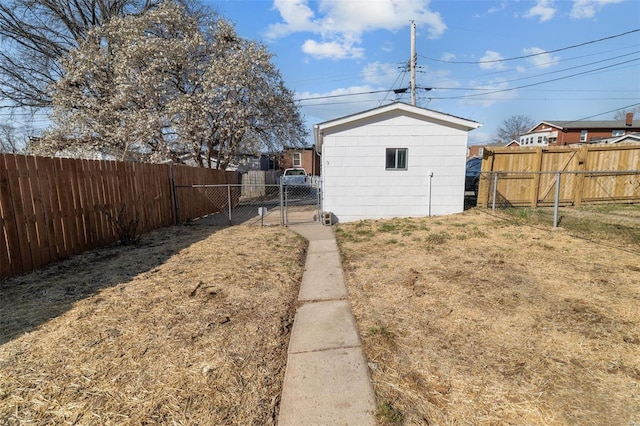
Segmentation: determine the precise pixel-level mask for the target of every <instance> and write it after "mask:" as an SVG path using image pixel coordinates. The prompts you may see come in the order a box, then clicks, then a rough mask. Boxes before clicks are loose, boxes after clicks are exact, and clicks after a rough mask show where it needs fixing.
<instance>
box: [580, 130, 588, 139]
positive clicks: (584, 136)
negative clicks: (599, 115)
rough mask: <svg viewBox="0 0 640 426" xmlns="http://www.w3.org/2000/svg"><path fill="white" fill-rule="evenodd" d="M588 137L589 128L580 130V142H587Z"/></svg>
mask: <svg viewBox="0 0 640 426" xmlns="http://www.w3.org/2000/svg"><path fill="white" fill-rule="evenodd" d="M588 137H589V131H588V130H580V142H586V141H587V138H588Z"/></svg>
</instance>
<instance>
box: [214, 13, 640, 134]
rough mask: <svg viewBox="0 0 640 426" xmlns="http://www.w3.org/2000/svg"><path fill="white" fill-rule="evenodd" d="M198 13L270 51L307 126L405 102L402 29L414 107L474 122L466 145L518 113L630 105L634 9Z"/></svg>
mask: <svg viewBox="0 0 640 426" xmlns="http://www.w3.org/2000/svg"><path fill="white" fill-rule="evenodd" d="M205 4H207V5H208V6H211V7H213V8H214V9H215V10H217V11H218V12H219V13H220V14H222V15H223V16H225V17H226V18H227V19H229V20H231V21H232V22H234V23H235V24H236V28H237V30H238V33H239V34H240V35H241V36H243V37H247V38H251V39H254V40H258V41H261V42H262V43H264V44H266V45H267V46H268V49H269V51H270V52H271V53H273V54H274V59H273V61H274V63H275V64H276V65H277V67H278V68H279V69H280V71H281V72H282V75H283V77H284V80H285V83H286V85H287V86H288V87H289V88H290V89H291V90H293V91H294V92H295V94H296V98H297V99H300V106H301V110H302V113H303V114H304V115H305V117H306V121H307V123H308V126H309V128H311V126H312V125H313V124H315V123H319V122H323V121H326V120H330V119H333V118H337V117H341V116H343V115H347V114H352V113H355V112H358V111H362V110H366V109H370V108H375V107H377V106H379V105H382V104H385V103H388V102H392V101H394V100H401V101H405V102H409V101H410V98H409V95H408V94H405V95H400V96H401V97H397V96H398V95H395V94H394V93H393V92H388V90H389V89H398V88H406V87H408V86H409V72H408V67H407V64H408V61H409V58H410V54H411V35H410V34H411V28H410V21H412V20H413V21H415V23H416V27H417V37H416V51H417V65H418V72H417V86H418V87H419V88H421V89H418V91H417V105H419V106H422V107H425V108H430V109H434V110H437V111H441V112H444V113H447V114H453V115H456V116H459V117H463V118H467V119H471V120H475V121H478V122H480V123H482V124H483V126H482V127H481V128H479V129H477V130H474V131H472V132H471V133H470V134H469V141H470V144H479V143H491V142H494V139H493V135H494V133H495V130H496V128H497V127H498V126H499V125H500V123H501V122H502V121H503V120H504V119H505V118H508V117H510V116H512V115H516V114H523V115H527V116H529V117H531V118H532V119H533V120H534V121H536V122H538V121H542V120H577V119H584V118H590V119H593V120H606V119H612V118H613V112H608V111H613V110H617V109H621V108H623V107H627V106H629V105H634V104H638V103H640V1H638V0H627V1H624V0H573V1H570V0H564V1H553V0H538V1H515V0H512V1H481V0H477V1H451V0H449V1H428V0H366V1H359V0H331V1H325V0H321V1H307V0H274V1H268V0H236V1H213V0H205ZM625 33H627V34H625ZM622 34H624V35H622ZM601 39H604V40H601ZM598 40H600V41H598ZM574 46H576V47H574ZM523 56H524V57H525V58H521V59H513V60H512V58H518V57H523ZM523 86H524V87H523ZM424 88H431V89H432V90H429V91H427V90H425V89H424ZM337 95H339V96H337ZM341 95H347V96H341ZM637 118H638V119H640V117H637ZM310 141H311V139H310Z"/></svg>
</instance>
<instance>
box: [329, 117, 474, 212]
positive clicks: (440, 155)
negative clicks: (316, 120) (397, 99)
mask: <svg viewBox="0 0 640 426" xmlns="http://www.w3.org/2000/svg"><path fill="white" fill-rule="evenodd" d="M413 108H415V107H413ZM341 124H342V125H339V126H336V127H334V128H326V129H324V132H323V134H322V163H323V164H322V168H323V169H322V170H323V183H324V186H323V189H324V190H323V209H324V210H325V211H329V212H332V213H333V214H334V215H335V216H336V217H337V218H338V220H339V221H340V222H350V221H354V220H360V219H376V218H393V217H417V216H427V215H429V214H432V215H444V214H451V213H458V212H461V211H463V209H464V176H465V162H466V153H467V133H468V128H460V127H459V126H455V127H450V126H447V125H443V123H442V122H433V121H427V120H425V118H424V117H420V116H415V114H405V113H403V112H402V111H398V110H391V111H386V112H385V113H384V114H382V115H380V116H374V117H367V119H366V120H364V121H363V120H359V121H357V122H354V123H349V122H346V123H341ZM387 148H406V149H407V169H406V170H387V169H386V149H387ZM431 173H433V177H431V178H430V176H429V175H430V174H431Z"/></svg>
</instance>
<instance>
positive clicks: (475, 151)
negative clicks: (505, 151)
mask: <svg viewBox="0 0 640 426" xmlns="http://www.w3.org/2000/svg"><path fill="white" fill-rule="evenodd" d="M519 146H520V144H519V143H518V141H517V140H515V139H514V140H512V141H511V142H509V143H506V144H504V143H502V142H497V143H492V144H489V145H471V146H469V147H468V148H467V158H471V157H480V156H482V153H483V152H484V149H485V148H510V147H515V148H517V147H519Z"/></svg>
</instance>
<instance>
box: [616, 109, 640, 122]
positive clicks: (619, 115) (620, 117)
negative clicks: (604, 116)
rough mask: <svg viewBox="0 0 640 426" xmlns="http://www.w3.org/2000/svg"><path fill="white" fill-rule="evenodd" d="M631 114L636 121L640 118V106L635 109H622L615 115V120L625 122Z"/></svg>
mask: <svg viewBox="0 0 640 426" xmlns="http://www.w3.org/2000/svg"><path fill="white" fill-rule="evenodd" d="M630 112H631V113H633V116H634V119H637V118H638V117H640V105H638V106H636V107H634V108H629V109H620V110H618V111H616V112H615V114H614V115H613V119H614V120H624V119H625V118H627V113H630Z"/></svg>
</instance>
